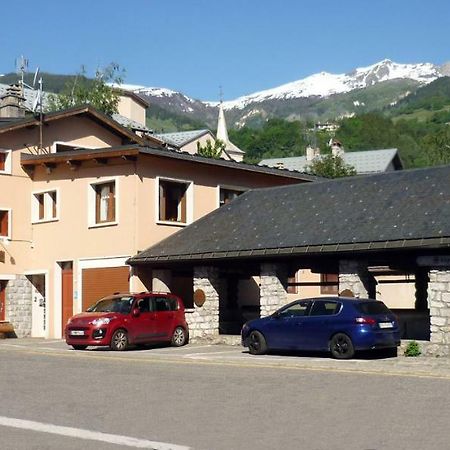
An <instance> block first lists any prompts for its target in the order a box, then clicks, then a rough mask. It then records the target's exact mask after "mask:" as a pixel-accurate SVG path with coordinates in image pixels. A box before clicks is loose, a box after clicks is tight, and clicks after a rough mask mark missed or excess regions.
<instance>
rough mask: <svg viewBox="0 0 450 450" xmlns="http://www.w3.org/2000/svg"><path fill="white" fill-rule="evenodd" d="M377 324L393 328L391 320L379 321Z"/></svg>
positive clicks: (381, 326)
mask: <svg viewBox="0 0 450 450" xmlns="http://www.w3.org/2000/svg"><path fill="white" fill-rule="evenodd" d="M378 326H379V327H380V328H393V327H394V325H392V322H380V323H379V324H378Z"/></svg>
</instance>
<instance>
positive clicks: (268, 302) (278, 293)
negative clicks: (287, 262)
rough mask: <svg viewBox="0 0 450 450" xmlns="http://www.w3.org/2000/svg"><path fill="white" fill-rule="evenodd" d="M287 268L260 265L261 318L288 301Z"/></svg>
mask: <svg viewBox="0 0 450 450" xmlns="http://www.w3.org/2000/svg"><path fill="white" fill-rule="evenodd" d="M287 280H288V276H287V268H286V267H285V266H284V265H282V264H271V263H264V264H261V281H260V282H261V285H260V308H261V317H266V316H269V315H270V314H272V313H273V312H274V311H276V310H277V309H278V308H280V307H281V306H283V305H285V304H286V303H287V301H288V296H287Z"/></svg>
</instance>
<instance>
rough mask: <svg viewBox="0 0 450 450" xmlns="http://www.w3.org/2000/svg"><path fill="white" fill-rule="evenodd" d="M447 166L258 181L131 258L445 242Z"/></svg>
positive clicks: (449, 231) (449, 189) (448, 231)
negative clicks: (279, 183)
mask: <svg viewBox="0 0 450 450" xmlns="http://www.w3.org/2000/svg"><path fill="white" fill-rule="evenodd" d="M449 179H450V166H444V167H436V168H429V169H416V170H407V171H398V172H389V173H383V174H376V175H367V176H361V177H352V178H346V179H340V180H330V181H323V182H320V183H306V184H295V185H289V186H283V187H277V188H267V189H256V190H252V191H248V192H247V193H245V194H243V195H241V196H240V197H238V198H237V199H235V200H234V201H232V202H231V203H230V204H229V205H226V206H223V207H221V208H219V209H218V210H215V211H213V212H212V213H210V214H208V215H207V216H205V217H203V218H202V219H200V220H198V221H197V222H194V223H193V224H192V225H190V226H188V227H186V228H184V229H183V230H181V231H179V232H178V233H176V234H175V235H173V236H171V237H169V238H167V239H165V240H164V241H162V242H160V243H159V244H156V245H154V246H153V247H150V248H148V249H147V250H145V251H143V252H141V253H139V254H138V255H136V256H134V257H133V258H131V259H130V263H131V264H134V263H139V262H144V263H145V262H156V261H192V260H195V259H212V260H213V259H223V258H231V257H244V256H252V257H256V256H264V255H284V254H291V255H294V254H304V253H321V252H323V251H341V250H351V251H357V250H363V249H366V250H367V249H375V248H391V249H393V248H405V247H409V248H412V247H421V246H423V245H433V246H436V247H439V246H444V245H445V246H449V242H450V239H449V238H450V183H449Z"/></svg>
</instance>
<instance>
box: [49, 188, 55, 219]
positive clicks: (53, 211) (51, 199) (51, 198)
mask: <svg viewBox="0 0 450 450" xmlns="http://www.w3.org/2000/svg"><path fill="white" fill-rule="evenodd" d="M50 201H51V202H52V219H55V218H56V191H53V192H50Z"/></svg>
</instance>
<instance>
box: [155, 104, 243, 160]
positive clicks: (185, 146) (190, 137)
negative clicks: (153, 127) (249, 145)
mask: <svg viewBox="0 0 450 450" xmlns="http://www.w3.org/2000/svg"><path fill="white" fill-rule="evenodd" d="M155 136H156V137H157V138H158V139H161V140H162V141H164V142H165V143H166V144H167V145H168V146H169V147H173V148H175V149H177V150H180V151H184V152H188V153H190V154H191V155H194V154H196V153H197V144H199V145H201V146H203V145H205V144H206V143H207V142H208V141H210V142H211V144H212V145H214V144H215V142H216V140H220V141H222V142H223V143H224V145H225V149H224V151H223V152H222V155H221V157H222V158H224V159H227V160H229V161H237V162H241V161H242V160H243V158H244V154H245V152H244V151H243V150H241V149H240V148H239V147H237V146H236V145H235V144H233V143H232V142H231V141H230V139H229V137H228V131H227V124H226V121H225V114H224V112H223V108H222V104H221V105H220V107H219V117H218V120H217V136H214V134H213V133H212V132H211V131H210V130H207V129H203V130H193V131H178V132H174V133H159V134H155Z"/></svg>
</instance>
